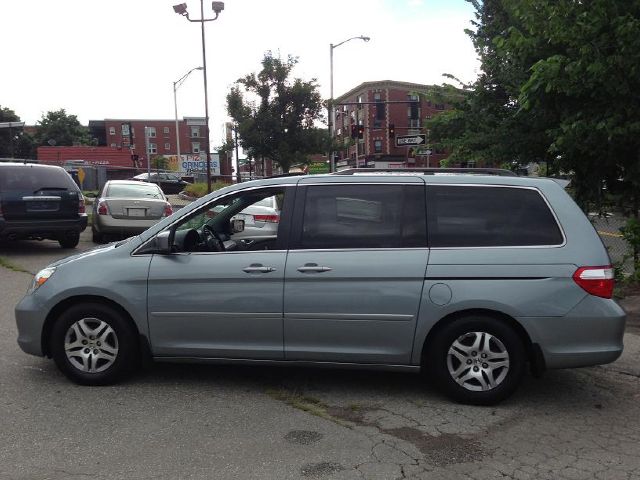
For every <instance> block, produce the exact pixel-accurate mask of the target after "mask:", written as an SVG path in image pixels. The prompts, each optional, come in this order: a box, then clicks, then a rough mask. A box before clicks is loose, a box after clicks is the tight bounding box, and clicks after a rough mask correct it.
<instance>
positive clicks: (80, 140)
mask: <svg viewBox="0 0 640 480" xmlns="http://www.w3.org/2000/svg"><path fill="white" fill-rule="evenodd" d="M35 139H36V143H37V144H38V145H50V144H51V143H52V142H55V143H54V145H65V146H71V145H89V144H91V137H90V135H89V129H88V128H87V127H84V126H82V125H81V124H80V122H79V121H78V118H77V117H76V116H75V115H68V114H67V112H66V111H65V110H64V108H62V109H60V110H56V111H52V112H47V113H46V114H44V115H42V118H41V119H40V120H39V121H38V125H37V131H36V136H35Z"/></svg>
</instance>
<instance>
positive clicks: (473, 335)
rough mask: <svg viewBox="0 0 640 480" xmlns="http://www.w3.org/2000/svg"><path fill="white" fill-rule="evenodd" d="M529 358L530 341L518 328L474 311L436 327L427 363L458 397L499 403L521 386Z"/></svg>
mask: <svg viewBox="0 0 640 480" xmlns="http://www.w3.org/2000/svg"><path fill="white" fill-rule="evenodd" d="M487 341H488V343H487ZM487 345H488V348H487ZM454 347H455V348H454ZM526 358H527V357H526V349H525V344H524V343H523V341H522V339H521V338H520V336H519V335H518V334H517V332H515V331H514V329H513V328H511V327H510V326H509V325H507V324H506V323H504V322H503V321H501V320H498V319H496V318H493V317H491V316H487V315H473V316H468V317H462V318H459V319H457V320H455V321H453V322H451V323H449V324H447V325H445V326H444V327H443V328H441V329H440V330H439V331H437V332H436V334H435V337H434V338H433V340H432V341H431V343H430V345H429V349H428V351H427V352H426V355H425V359H424V364H423V368H425V369H428V370H430V373H431V374H432V376H433V377H434V378H435V380H436V382H437V384H438V386H439V387H440V388H441V389H442V390H443V391H444V393H445V394H446V395H448V396H449V397H451V398H452V399H454V400H456V401H458V402H461V403H468V404H472V405H493V404H496V403H498V402H500V401H502V400H504V399H505V398H507V397H509V396H510V395H511V394H512V393H513V392H514V391H515V390H516V388H517V387H518V385H519V384H520V381H521V380H522V376H523V375H524V371H525V366H526Z"/></svg>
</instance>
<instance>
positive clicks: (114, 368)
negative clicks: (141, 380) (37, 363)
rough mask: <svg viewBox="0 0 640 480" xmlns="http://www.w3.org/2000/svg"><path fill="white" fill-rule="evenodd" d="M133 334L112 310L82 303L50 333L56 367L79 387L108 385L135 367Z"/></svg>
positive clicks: (99, 305) (130, 328)
mask: <svg viewBox="0 0 640 480" xmlns="http://www.w3.org/2000/svg"><path fill="white" fill-rule="evenodd" d="M136 352H137V349H136V342H135V332H134V331H133V328H132V327H131V325H130V324H129V322H128V321H127V320H126V319H125V318H123V316H122V315H121V314H120V313H119V312H117V311H116V310H115V309H113V308H111V307H109V306H107V305H103V304H100V303H83V304H78V305H74V306H72V307H71V308H69V309H68V310H66V311H65V312H64V313H62V315H60V318H59V319H58V320H57V322H56V323H55V324H54V326H53V329H52V332H51V353H52V355H53V358H54V360H55V362H56V365H57V366H58V368H59V369H60V370H61V371H62V373H64V374H65V375H66V376H67V377H68V378H69V379H71V380H73V381H74V382H76V383H79V384H81V385H109V384H112V383H115V382H117V381H118V380H120V379H121V378H122V377H123V376H124V375H126V374H127V373H129V372H130V371H131V368H132V367H133V366H134V365H135V364H136V361H135V360H136V358H135V357H136Z"/></svg>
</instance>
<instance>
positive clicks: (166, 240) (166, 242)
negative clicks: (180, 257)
mask: <svg viewBox="0 0 640 480" xmlns="http://www.w3.org/2000/svg"><path fill="white" fill-rule="evenodd" d="M153 243H154V245H153V247H154V248H153V250H154V251H155V252H157V253H162V254H165V255H168V254H170V253H172V252H173V248H172V247H173V246H172V245H171V244H172V243H173V229H171V230H165V231H164V232H160V233H159V234H158V235H156V238H155V239H154V240H153Z"/></svg>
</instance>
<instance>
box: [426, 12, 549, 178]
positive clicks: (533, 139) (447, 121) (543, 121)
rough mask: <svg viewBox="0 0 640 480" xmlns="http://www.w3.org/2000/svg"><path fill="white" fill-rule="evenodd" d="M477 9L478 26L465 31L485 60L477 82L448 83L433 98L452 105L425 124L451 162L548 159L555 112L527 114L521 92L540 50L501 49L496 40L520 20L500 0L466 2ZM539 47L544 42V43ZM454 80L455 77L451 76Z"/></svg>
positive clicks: (520, 161) (512, 163)
mask: <svg viewBox="0 0 640 480" xmlns="http://www.w3.org/2000/svg"><path fill="white" fill-rule="evenodd" d="M467 1H469V2H470V3H471V4H473V6H474V7H475V9H476V14H475V18H476V20H475V21H474V22H472V24H473V26H474V27H475V30H471V29H468V30H466V32H467V34H468V35H469V36H470V38H471V40H472V42H473V45H474V47H475V50H476V52H477V53H478V56H479V58H480V61H481V73H480V75H479V76H478V78H477V79H476V81H475V82H473V83H471V84H463V83H462V82H459V81H458V82H459V83H460V84H461V87H462V94H461V92H460V89H457V88H454V87H452V86H450V85H445V86H443V87H441V88H440V89H434V90H433V91H432V93H431V94H430V95H431V96H433V97H434V99H436V100H438V101H439V102H440V103H442V102H446V103H449V104H451V105H452V106H453V109H452V110H450V111H447V112H444V113H442V114H440V115H438V116H436V117H435V118H434V119H432V120H431V121H429V122H427V127H428V128H429V130H430V134H431V135H430V136H431V141H432V142H433V143H434V144H435V146H440V147H445V148H447V149H448V150H449V151H450V152H451V156H450V158H451V161H452V162H468V161H474V162H475V163H476V165H478V166H482V165H485V166H498V165H501V164H503V163H507V164H510V165H518V164H527V163H530V162H533V161H537V162H550V161H552V160H553V155H552V154H551V152H549V151H548V147H549V144H550V143H551V140H550V137H549V136H548V134H547V132H546V129H547V125H548V122H549V121H550V120H549V116H553V112H550V111H547V112H539V114H538V115H531V114H528V113H525V112H523V111H522V110H521V108H520V103H519V95H520V88H521V86H522V84H523V83H524V82H525V81H526V80H527V78H528V73H527V72H528V70H529V68H530V67H531V66H532V65H533V63H534V62H535V61H536V60H537V58H538V57H537V56H536V55H539V54H541V53H540V52H531V53H530V55H522V56H520V57H516V56H513V55H511V54H510V52H506V51H504V50H503V49H501V48H499V47H498V44H496V39H497V38H500V36H501V35H503V34H504V32H506V31H508V30H509V28H512V27H513V26H514V25H518V24H519V19H518V18H517V17H516V16H515V15H514V13H513V12H512V11H511V9H509V8H507V6H506V5H507V2H504V1H502V0H484V1H480V0H467ZM540 48H541V49H543V48H544V46H543V44H542V43H541V44H540ZM447 76H448V77H449V78H452V79H454V80H457V79H455V77H452V76H451V75H447Z"/></svg>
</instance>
